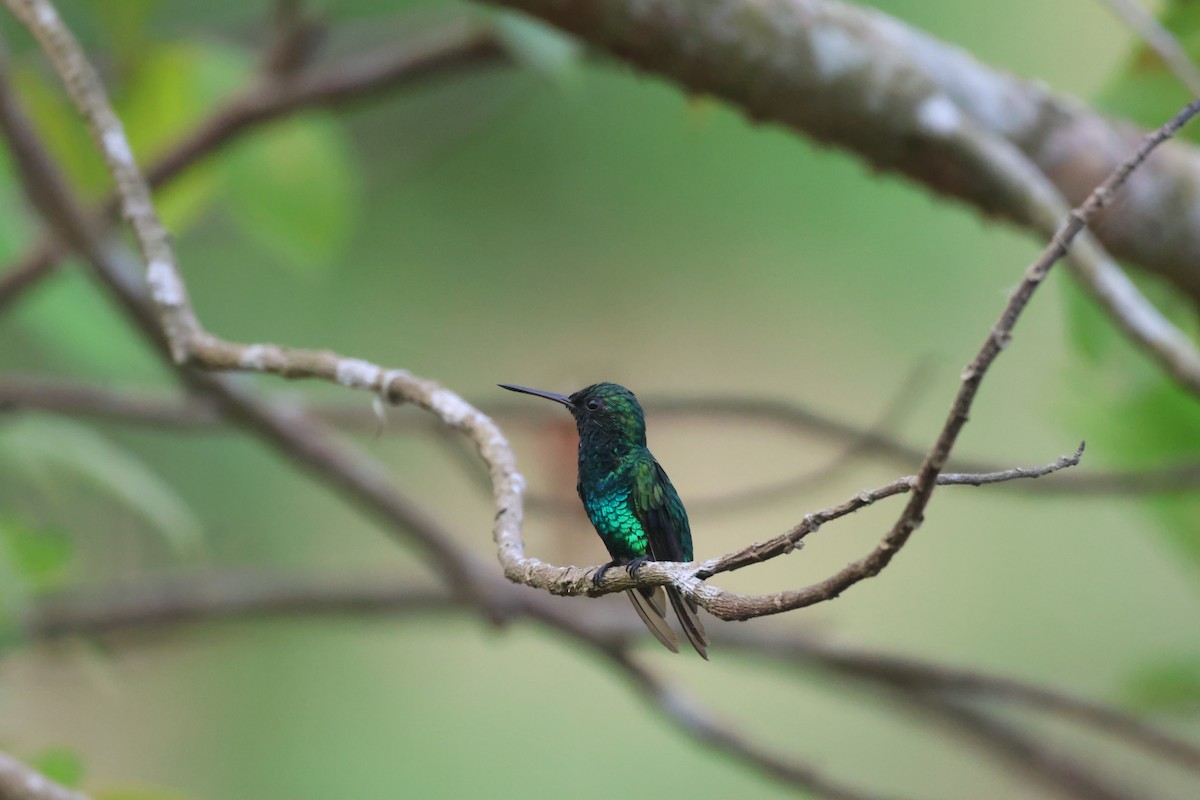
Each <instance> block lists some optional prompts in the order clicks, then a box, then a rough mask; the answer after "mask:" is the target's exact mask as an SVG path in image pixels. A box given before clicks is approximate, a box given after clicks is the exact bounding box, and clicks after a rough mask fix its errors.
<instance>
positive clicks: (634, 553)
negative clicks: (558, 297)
mask: <svg viewBox="0 0 1200 800" xmlns="http://www.w3.org/2000/svg"><path fill="white" fill-rule="evenodd" d="M500 388H502V389H508V390H509V391H512V392H521V393H523V394H531V395H534V396H536V397H544V398H546V399H547V400H553V401H554V402H556V403H562V404H563V405H564V406H566V407H567V409H568V410H569V411H570V412H571V416H573V417H574V418H575V427H576V428H577V429H578V430H579V481H578V483H577V484H576V487H575V488H576V490H577V491H578V492H579V499H580V500H582V501H583V508H584V510H585V511H586V512H587V515H588V519H590V520H591V521H592V526H593V527H594V528H595V529H596V533H598V534H600V539H601V540H602V541H603V542H604V546H605V547H606V548H608V554H609V555H610V556H612V561H611V562H609V563H608V564H605V565H604V566H603V567H601V568H600V569H599V570H598V571H597V572H596V577H595V580H596V581H597V582H599V581H600V579H601V578H602V577H603V576H604V572H605V571H606V570H608V569H610V568H612V567H615V566H621V565H625V566H628V567H629V571H630V572H631V573H636V571H637V569H638V567H640V566H641V565H642V564H644V563H646V562H647V561H691V560H692V531H691V528H690V527H689V526H688V517H687V511H685V510H684V508H683V503H682V501H680V499H679V495H678V493H676V491H675V487H674V486H672V485H671V479H670V478H668V477H667V473H666V472H664V471H663V468H662V467H661V466H659V464H658V461H656V460H655V458H654V456H653V455H651V454H650V451H649V450H647V449H646V416H645V413H644V412H643V411H642V406H641V404H640V403H638V400H637V398H636V397H634V395H633V392H631V391H629V390H628V389H626V388H625V387H624V386H618V385H617V384H615V383H597V384H594V385H592V386H589V387H587V388H586V389H580V390H579V391H578V392H575V394H573V395H571V396H570V397H568V396H566V395H561V394H555V393H554V392H543V391H541V390H539V389H527V388H525V387H524V386H510V385H508V384H504V383H502V384H500ZM663 588H664V587H661V586H657V587H654V588H650V589H630V590H629V591H628V592H626V594H628V595H629V599H630V600H631V601H632V602H633V607H634V608H635V609H636V610H637V613H638V616H640V617H641V618H642V622H644V623H646V627H647V628H649V629H650V632H651V633H653V634H654V636H655V638H657V639H658V640H659V641H660V642H662V643H663V644H664V645H665V646H666V647H667V649H668V650H670V651H671V652H673V653H678V652H679V640H678V639H677V638H675V634H674V632H673V631H672V630H671V628H670V626H669V625H668V624H667V620H666V611H667V607H666V603H665V602H664V601H663V598H664V591H663ZM665 588H666V592H665V596H666V597H667V598H669V599H670V601H671V606H672V608H674V609H675V615H676V616H677V617H679V624H680V626H681V627H682V628H683V632H684V634H685V635H686V636H687V638H688V641H690V642H691V643H692V647H694V648H696V652H697V653H699V654H700V655H701V656H703V657H704V658H706V659H707V658H708V638H707V637H706V636H705V633H704V626H702V625H701V624H700V620H699V619H698V618H697V616H696V612H697V607H696V604H695V603H694V602H693V601H691V600H688V599H687V598H685V597H684V596H683V595H682V594H680V592H679V590H678V589H676V588H675V587H674V586H667V587H665Z"/></svg>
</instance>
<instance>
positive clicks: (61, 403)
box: [0, 375, 1200, 511]
mask: <svg viewBox="0 0 1200 800" xmlns="http://www.w3.org/2000/svg"><path fill="white" fill-rule="evenodd" d="M302 400H303V398H298V397H297V396H296V395H294V394H291V393H281V394H279V395H277V396H275V397H273V398H271V399H270V401H269V403H268V405H271V406H273V407H276V408H282V409H289V408H290V409H292V410H294V411H295V412H296V413H297V414H302V415H303V416H305V417H307V418H312V419H318V420H321V421H322V422H324V423H325V424H327V425H331V426H333V427H336V428H338V429H339V430H342V431H346V432H350V433H358V434H364V435H374V434H375V433H376V432H377V431H378V430H379V419H378V417H376V416H375V414H374V413H373V412H372V411H371V410H370V409H368V408H365V407H364V406H363V405H361V404H357V405H351V404H348V403H314V404H309V403H304V402H302ZM762 403H763V401H762V400H761V399H760V398H755V397H733V396H730V397H706V396H702V395H697V396H695V397H672V398H656V397H650V398H649V399H648V400H647V401H646V402H645V403H644V404H643V405H645V407H646V409H647V411H648V412H649V413H651V414H654V415H656V416H660V417H684V418H695V419H700V420H706V421H715V420H719V419H720V418H722V417H725V416H729V417H732V418H733V419H735V420H742V421H755V422H767V423H771V424H776V425H779V426H781V427H784V428H794V429H795V430H797V431H800V432H808V433H814V432H815V433H819V434H822V435H825V436H827V437H829V438H831V439H834V440H840V439H848V440H849V441H850V442H851V443H852V444H851V447H859V446H861V447H862V448H863V451H864V453H871V454H873V455H879V456H884V457H886V458H890V459H892V460H894V461H897V462H898V463H901V464H903V463H918V462H919V461H920V459H921V457H922V455H923V453H922V452H921V451H920V450H918V449H917V448H915V447H911V446H909V445H907V444H904V443H903V442H899V441H896V440H895V439H892V438H889V437H886V436H883V435H882V434H880V433H879V432H877V431H875V432H873V431H871V430H868V429H866V428H862V429H859V428H854V427H852V426H850V425H847V424H846V423H842V422H840V421H838V420H836V419H834V418H832V417H827V416H824V415H822V414H821V413H820V412H817V411H812V410H809V409H806V408H804V407H802V406H799V405H795V404H788V403H784V402H770V403H769V404H768V405H767V406H766V407H764V406H763V405H762ZM472 405H474V406H475V407H476V408H478V409H480V410H481V411H483V412H484V413H485V414H487V415H488V416H491V417H496V418H498V419H501V420H506V421H511V422H531V421H534V419H535V418H534V415H533V413H532V412H531V411H530V408H531V407H530V405H529V404H528V403H516V404H514V403H509V402H506V401H504V400H499V401H497V400H488V401H476V402H473V403H472ZM739 409H740V410H739ZM20 411H44V412H49V413H53V414H62V415H64V416H68V417H74V418H77V419H88V420H98V421H101V422H114V423H121V424H127V425H137V426H140V427H147V426H148V427H154V428H163V429H166V430H171V431H178V432H189V431H193V432H209V433H213V432H220V431H222V430H226V429H228V428H229V422H228V420H226V419H225V418H224V417H222V416H221V411H220V407H219V405H218V404H217V403H216V402H215V401H214V400H212V399H211V398H208V397H203V396H199V395H195V394H191V395H185V394H180V393H178V392H163V391H161V390H144V389H142V390H139V389H129V390H120V389H109V388H108V387H105V386H97V385H95V384H89V383H83V382H75V381H59V380H46V379H43V378H38V377H34V376H28V375H20V376H17V375H7V376H5V379H4V380H3V381H0V413H16V412H20ZM538 419H540V417H539V418H538ZM439 430H445V428H444V427H443V426H442V423H441V422H440V421H439V420H434V419H431V418H430V417H429V416H428V415H426V414H420V415H417V414H412V415H401V416H398V417H396V416H394V417H392V418H390V419H389V420H388V423H387V426H386V427H385V428H384V431H385V432H396V431H403V432H406V433H413V432H416V433H424V434H428V433H430V432H436V431H439ZM951 464H952V465H956V471H958V472H963V473H992V472H1001V471H1003V468H1001V467H999V466H997V465H995V464H989V463H985V462H983V461H977V460H972V459H951ZM472 466H474V464H473V465H472ZM1081 470H1083V468H1082V467H1081V468H1080V469H1075V470H1071V471H1070V472H1064V473H1062V474H1061V475H1059V476H1058V477H1057V478H1055V479H1054V480H1053V481H1038V482H1033V483H1030V482H1028V481H1022V482H1018V483H1009V484H1005V485H1006V486H1009V487H1011V488H1017V489H1020V490H1021V491H1023V492H1025V493H1030V494H1035V495H1050V496H1071V495H1079V494H1101V495H1105V496H1107V497H1114V496H1123V497H1125V496H1141V495H1148V494H1173V493H1178V492H1187V491H1191V490H1194V489H1195V488H1196V487H1198V486H1200V462H1197V461H1182V462H1177V463H1173V464H1168V465H1165V466H1160V467H1154V468H1148V469H1144V470H1109V471H1104V472H1099V471H1081ZM805 477H806V476H800V477H798V478H795V479H792V480H793V481H796V482H799V481H801V480H803V479H804V478H805ZM720 500H724V501H727V502H729V503H731V504H733V503H736V504H740V503H742V502H743V501H744V499H743V498H742V497H741V496H739V495H736V494H730V495H726V496H724V497H719V498H708V500H707V503H708V505H709V510H710V511H715V510H725V509H726V506H725V505H723V504H722V505H718V501H720ZM576 505H577V504H576ZM689 507H691V503H689ZM572 509H573V510H576V511H577V509H576V508H575V507H574V506H572Z"/></svg>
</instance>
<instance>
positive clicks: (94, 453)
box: [0, 418, 202, 552]
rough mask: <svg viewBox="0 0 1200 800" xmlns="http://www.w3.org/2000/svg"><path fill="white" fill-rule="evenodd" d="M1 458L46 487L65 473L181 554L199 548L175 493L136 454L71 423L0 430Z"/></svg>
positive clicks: (197, 530) (26, 423)
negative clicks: (92, 488)
mask: <svg viewBox="0 0 1200 800" xmlns="http://www.w3.org/2000/svg"><path fill="white" fill-rule="evenodd" d="M0 458H3V459H4V460H6V461H7V462H8V467H9V469H10V470H12V471H14V472H22V473H24V474H25V475H26V476H27V477H28V478H29V479H30V480H33V481H36V482H40V483H42V484H48V483H49V481H50V479H51V478H52V476H54V475H55V474H58V473H66V474H69V475H72V476H74V477H76V478H80V479H83V480H84V481H86V482H88V483H89V484H91V485H93V486H95V487H97V488H98V489H100V490H101V491H102V492H104V493H106V494H108V495H109V496H110V497H112V498H113V499H115V500H117V501H118V502H120V503H121V504H122V505H124V506H125V507H126V508H128V509H129V510H130V511H133V512H135V513H136V514H138V515H139V516H141V517H142V518H143V519H144V520H145V521H146V522H147V523H148V524H149V525H150V526H151V528H152V529H153V530H155V531H157V532H159V533H161V534H162V535H163V536H164V537H166V538H167V540H168V541H170V542H171V544H172V545H174V546H175V548H176V549H177V550H179V551H181V552H190V551H194V550H195V549H196V548H197V547H198V546H199V544H200V541H201V538H202V534H201V530H202V529H201V525H200V522H199V520H198V519H197V517H196V515H195V514H194V513H193V512H192V510H191V509H190V508H188V506H187V503H185V502H184V500H183V499H182V498H181V497H180V496H179V495H178V494H177V493H176V492H175V490H174V489H173V488H172V487H171V486H170V485H169V484H167V483H166V482H165V481H163V480H162V479H161V478H159V477H158V475H156V474H155V473H154V471H153V470H152V469H150V468H149V467H147V466H146V465H145V464H143V463H142V462H141V461H140V460H139V459H138V458H137V457H136V456H134V455H133V454H131V453H129V452H128V451H127V450H124V449H122V448H120V447H118V446H117V445H116V444H114V443H113V442H111V441H109V440H108V439H106V438H104V437H103V436H101V435H100V434H98V433H96V432H95V431H93V430H91V429H89V428H86V427H84V426H82V425H78V424H76V423H73V422H68V421H66V420H62V419H58V420H54V421H53V422H50V421H47V420H43V419H37V418H29V419H23V420H20V421H18V422H16V423H12V424H10V425H8V426H7V427H5V428H4V429H2V430H0Z"/></svg>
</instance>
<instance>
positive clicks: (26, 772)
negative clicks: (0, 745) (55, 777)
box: [0, 752, 88, 800]
mask: <svg viewBox="0 0 1200 800" xmlns="http://www.w3.org/2000/svg"><path fill="white" fill-rule="evenodd" d="M0 800H88V798H87V797H86V796H85V795H82V794H80V793H79V792H74V791H71V790H70V789H67V788H66V787H64V786H60V785H59V784H57V783H55V782H54V781H52V780H50V779H49V778H47V777H46V776H45V775H43V774H42V773H40V772H38V771H37V770H35V769H32V768H31V767H28V766H26V765H25V764H22V763H21V762H20V761H17V760H16V759H15V758H13V757H12V756H10V755H8V754H7V753H3V752H0Z"/></svg>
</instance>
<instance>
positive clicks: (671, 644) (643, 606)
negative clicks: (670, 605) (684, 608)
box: [625, 587, 690, 653]
mask: <svg viewBox="0 0 1200 800" xmlns="http://www.w3.org/2000/svg"><path fill="white" fill-rule="evenodd" d="M625 594H627V595H629V602H631V603H633V608H634V610H636V611H637V613H638V616H639V617H641V618H642V622H644V623H645V624H646V627H647V628H649V629H650V632H651V633H653V634H654V638H655V639H658V640H659V641H660V642H662V644H663V647H665V648H667V649H668V650H670V651H671V652H672V653H678V652H679V639H677V638H676V637H675V632H674V631H673V630H671V626H670V625H668V624H667V620H666V617H665V614H666V610H667V604H666V603H664V602H663V598H662V587H656V588H655V590H654V591H653V592H651V593H650V596H649V597H647V596H646V595H644V594H642V592H641V590H639V589H630V590H629V591H627V592H626V593H625ZM689 635H690V634H689Z"/></svg>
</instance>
